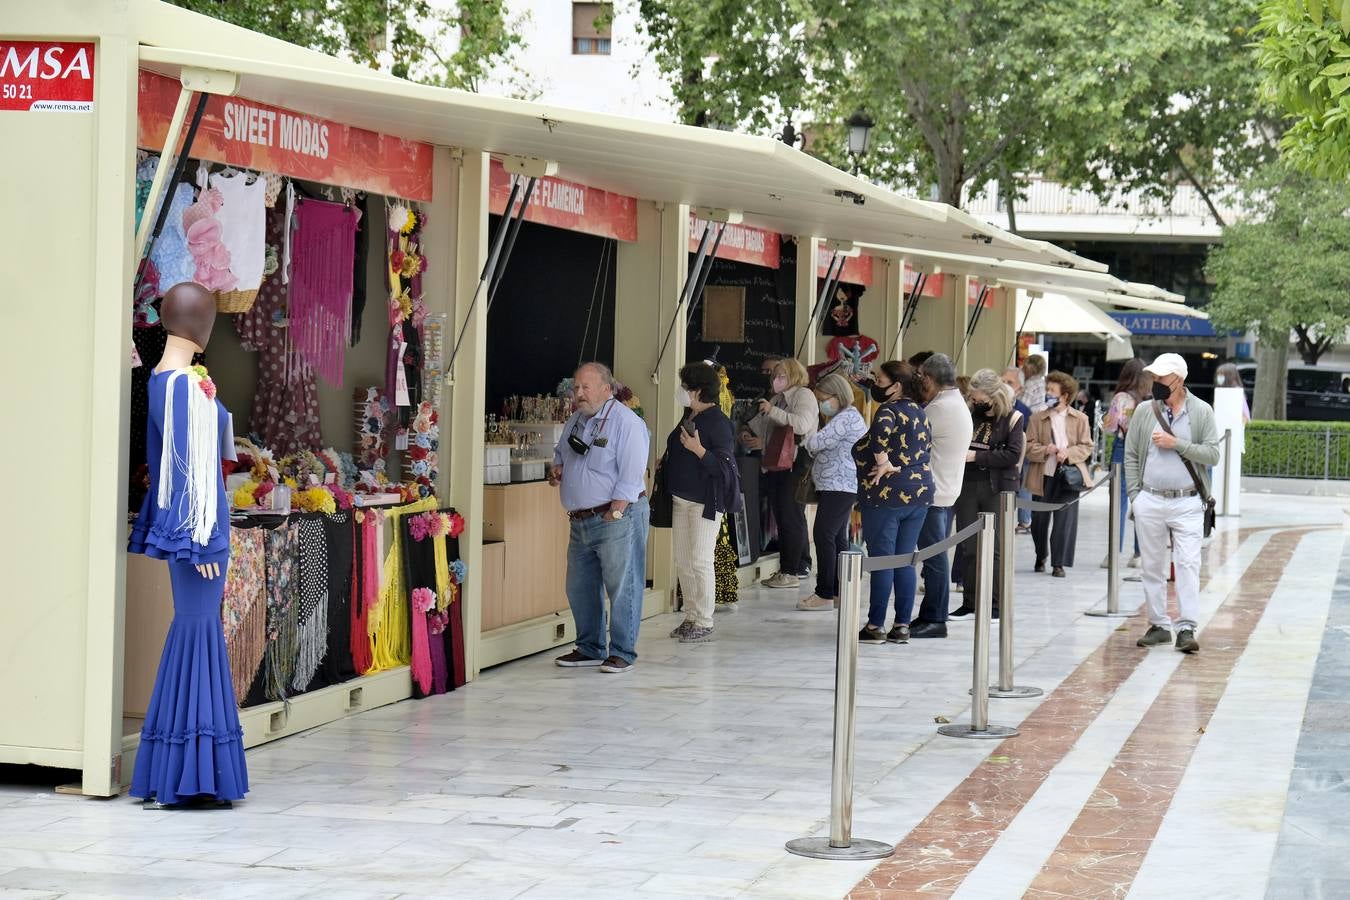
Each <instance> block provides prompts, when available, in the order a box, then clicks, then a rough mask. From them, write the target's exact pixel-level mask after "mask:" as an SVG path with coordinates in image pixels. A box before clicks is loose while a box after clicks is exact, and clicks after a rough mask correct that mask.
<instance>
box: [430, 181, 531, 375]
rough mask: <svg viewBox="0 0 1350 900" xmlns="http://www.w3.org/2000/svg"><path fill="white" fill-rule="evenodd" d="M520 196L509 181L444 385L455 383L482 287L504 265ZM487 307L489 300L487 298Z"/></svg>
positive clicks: (525, 204)
mask: <svg viewBox="0 0 1350 900" xmlns="http://www.w3.org/2000/svg"><path fill="white" fill-rule="evenodd" d="M537 180H538V179H536V178H534V177H531V178H530V180H529V186H528V187H527V188H526V196H525V198H524V202H523V203H521V204H520V213H519V218H520V219H522V220H523V219H524V218H525V210H526V208H527V207H528V206H529V200H530V195H531V194H532V193H533V188H534V185H535V183H536V181H537ZM519 196H520V178H519V177H513V178H512V179H511V193H510V195H509V196H507V198H506V209H505V210H503V212H502V220H501V221H500V222H498V223H497V233H496V234H494V235H493V236H492V249H491V251H489V253H488V258H487V259H486V260H485V261H484V262H483V271H482V273H481V274H480V275H479V276H478V286H477V287H475V288H474V289H473V298H472V299H471V300H470V301H469V310H468V312H466V313H465V314H464V324H463V325H461V326H460V328H459V335H458V336H457V337H456V338H455V346H454V348H453V349H452V350H451V351H450V360H449V361H448V362H447V363H446V364H445V383H446V384H448V385H453V384H454V383H455V359H456V357H458V356H459V348H460V345H461V344H463V343H464V335H465V334H466V333H467V332H468V330H469V322H470V321H472V320H473V310H474V307H476V306H477V305H478V297H479V295H480V294H482V293H483V286H484V285H493V284H495V283H496V281H497V275H498V273H499V271H500V268H501V266H502V265H503V264H504V263H503V259H502V253H503V250H504V248H505V245H506V240H507V233H508V232H509V231H510V229H511V219H512V214H513V213H514V211H515V207H516V198H517V197H519ZM488 302H489V305H490V304H491V299H490V298H489V301H488Z"/></svg>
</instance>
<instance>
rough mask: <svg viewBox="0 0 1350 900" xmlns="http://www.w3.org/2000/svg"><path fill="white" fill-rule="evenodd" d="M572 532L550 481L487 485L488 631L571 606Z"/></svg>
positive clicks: (485, 575) (485, 594)
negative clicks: (566, 586) (569, 564)
mask: <svg viewBox="0 0 1350 900" xmlns="http://www.w3.org/2000/svg"><path fill="white" fill-rule="evenodd" d="M568 534H569V527H568V521H567V516H566V515H565V514H564V513H563V510H562V506H561V505H560V504H559V502H558V489H557V488H555V487H551V486H550V485H549V484H548V482H546V481H535V482H527V483H523V484H493V485H487V486H485V487H484V488H483V540H484V547H483V569H484V572H483V631H484V632H485V633H486V632H489V631H493V630H495V629H498V628H504V627H506V626H508V625H516V624H519V623H521V622H528V621H531V620H532V619H538V618H540V617H541V616H548V615H552V614H554V613H559V612H565V611H567V609H568V606H567V593H566V591H565V590H564V584H565V579H566V578H567V540H568ZM489 542H491V543H489ZM498 542H500V543H498ZM494 582H495V583H494Z"/></svg>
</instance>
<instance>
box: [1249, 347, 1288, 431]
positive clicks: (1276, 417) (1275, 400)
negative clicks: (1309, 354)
mask: <svg viewBox="0 0 1350 900" xmlns="http://www.w3.org/2000/svg"><path fill="white" fill-rule="evenodd" d="M1258 337H1259V342H1258V344H1257V346H1256V390H1255V391H1254V392H1253V393H1254V396H1253V398H1252V418H1253V419H1260V420H1262V421H1283V420H1284V418H1285V415H1286V411H1285V398H1286V396H1287V393H1288V384H1289V333H1288V332H1287V331H1283V330H1281V329H1277V330H1276V334H1274V335H1267V334H1266V333H1265V332H1261V333H1260V334H1259V336H1258Z"/></svg>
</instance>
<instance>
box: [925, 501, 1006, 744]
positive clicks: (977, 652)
mask: <svg viewBox="0 0 1350 900" xmlns="http://www.w3.org/2000/svg"><path fill="white" fill-rule="evenodd" d="M975 557H976V567H975V568H976V574H975V582H976V586H977V587H978V596H977V599H976V601H975V642H974V651H973V652H974V656H975V659H974V665H972V666H971V677H970V724H969V725H958V724H956V723H952V724H950V725H942V726H940V727H939V728H938V734H943V735H946V736H947V737H958V738H974V739H979V740H990V739H1001V738H1007V737H1016V736H1017V734H1018V731H1017V729H1016V728H1009V727H1008V726H1006V725H990V724H989V619H990V617H991V616H992V615H993V612H994V597H993V594H994V514H993V513H980V534H979V537H978V538H977V539H976V543H975ZM966 590H970V585H966Z"/></svg>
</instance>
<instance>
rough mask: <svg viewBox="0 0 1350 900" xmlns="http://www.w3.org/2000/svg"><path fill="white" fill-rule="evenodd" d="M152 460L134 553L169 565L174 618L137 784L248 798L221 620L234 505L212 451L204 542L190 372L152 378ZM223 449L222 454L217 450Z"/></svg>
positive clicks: (140, 790)
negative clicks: (195, 509) (169, 404)
mask: <svg viewBox="0 0 1350 900" xmlns="http://www.w3.org/2000/svg"><path fill="white" fill-rule="evenodd" d="M175 377H177V378H179V380H178V382H177V384H175V386H174V390H173V410H172V411H171V412H172V426H171V427H172V436H171V447H170V452H171V453H172V454H173V457H174V459H173V460H172V463H173V464H172V466H171V469H170V472H171V477H172V483H171V490H170V493H169V498H168V504H167V508H160V504H159V502H158V496H159V487H160V462H161V454H162V453H163V452H164V450H165V427H164V426H165V419H166V408H165V397H166V394H167V393H168V387H169V382H170V381H171V380H172V379H174V378H175ZM148 388H149V401H150V403H149V405H150V415H149V425H148V427H147V432H148V433H147V453H146V455H147V460H148V462H149V467H150V491H149V493H148V494H146V497H145V501H144V503H143V505H142V507H141V513H140V516H139V518H138V519H137V520H136V524H135V527H134V528H133V529H132V533H131V540H130V544H129V549H130V551H131V552H132V553H143V554H145V555H146V556H149V557H152V558H154V559H162V560H164V561H165V562H167V563H168V565H169V577H170V581H171V583H172V585H173V613H174V614H173V622H172V624H171V625H170V626H169V634H168V636H167V637H166V638H165V640H164V653H163V655H162V656H161V657H160V662H159V672H158V674H157V675H156V676H155V689H154V692H153V693H152V694H151V695H150V705H149V708H148V709H147V710H146V713H145V725H144V727H143V728H142V729H141V743H140V749H139V750H138V751H137V753H136V769H135V773H134V774H133V775H132V778H131V794H132V796H134V797H144V798H146V799H154V800H157V801H158V802H160V803H163V804H173V803H178V802H180V801H182V800H186V799H191V798H196V797H207V798H215V799H216V800H222V801H223V800H231V801H233V800H238V799H240V798H242V797H243V796H244V794H245V792H247V791H248V771H247V769H246V768H245V765H244V741H243V737H244V734H243V729H242V728H240V725H239V711H238V709H237V707H236V706H235V699H234V686H233V682H232V681H231V679H230V660H229V657H228V656H227V655H226V651H225V632H224V629H223V627H222V625H221V621H220V612H221V602H222V599H223V597H224V592H225V573H226V569H227V567H228V565H229V559H230V518H229V504H228V502H227V500H226V496H225V483H224V480H223V478H222V476H221V473H220V462H219V458H220V454H219V453H218V452H212V453H211V458H212V461H213V464H214V467H215V478H214V482H215V490H216V492H217V496H216V517H215V522H214V524H213V525H210V527H209V530H210V537H209V540H207V542H206V543H205V544H202V543H199V542H198V541H197V540H196V538H195V537H194V529H193V523H192V521H191V519H192V511H191V507H192V502H191V501H192V498H191V497H190V486H189V478H190V475H189V472H188V462H187V459H188V457H189V447H188V441H189V435H190V431H189V396H188V393H189V391H200V390H201V387H200V386H199V385H198V384H197V383H194V382H193V381H191V380H190V379H189V378H188V377H187V376H186V373H185V372H183V371H181V370H178V371H166V372H156V373H154V374H152V375H151V376H150V382H149V385H148ZM211 402H212V404H213V405H214V407H215V410H216V414H217V419H218V423H217V424H218V427H217V433H218V435H220V436H225V435H228V434H230V421H229V413H228V412H226V410H225V407H224V406H223V405H222V404H221V403H220V401H218V400H213V401H211ZM213 450H214V448H213ZM207 563H218V564H219V566H220V576H219V577H216V578H212V579H207V578H203V577H202V576H201V575H200V574H199V573H198V572H197V568H196V567H197V566H198V565H203V564H207Z"/></svg>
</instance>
